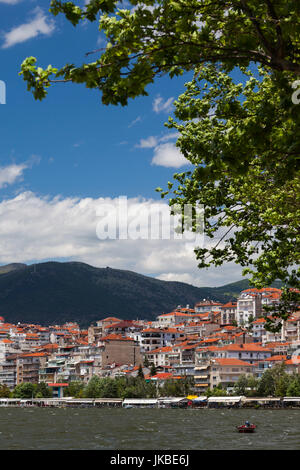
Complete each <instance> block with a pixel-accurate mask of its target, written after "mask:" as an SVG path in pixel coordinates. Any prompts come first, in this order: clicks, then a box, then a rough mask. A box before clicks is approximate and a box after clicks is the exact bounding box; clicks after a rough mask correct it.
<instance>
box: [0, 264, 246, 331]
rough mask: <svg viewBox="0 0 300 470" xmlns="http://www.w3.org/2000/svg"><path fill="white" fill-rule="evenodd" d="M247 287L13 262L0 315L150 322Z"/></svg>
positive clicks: (26, 319)
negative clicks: (201, 283)
mask: <svg viewBox="0 0 300 470" xmlns="http://www.w3.org/2000/svg"><path fill="white" fill-rule="evenodd" d="M8 267H9V268H8ZM1 268H2V269H1ZM248 287H249V283H248V281H247V280H245V279H244V280H241V281H237V282H235V283H230V284H227V285H225V286H220V287H196V286H193V285H191V284H186V283H183V282H178V281H162V280H159V279H155V278H152V277H149V276H145V275H143V274H138V273H135V272H133V271H128V270H121V269H114V268H110V267H106V268H96V267H94V266H90V265H88V264H86V263H81V262H77V261H68V262H58V261H48V262H44V263H37V264H33V265H24V264H21V263H11V264H10V265H6V266H0V315H1V316H3V317H4V318H5V320H6V321H8V322H11V323H16V322H21V323H37V324H41V325H50V324H62V323H64V322H66V321H75V322H78V323H79V324H80V326H81V327H86V326H88V325H90V324H91V323H93V322H95V321H97V320H100V319H101V318H104V317H106V316H116V317H118V318H121V319H132V320H133V319H137V318H139V319H148V320H154V319H155V318H156V316H157V315H159V314H161V313H168V312H170V311H172V310H173V309H174V308H176V307H177V306H178V305H184V306H185V305H187V304H189V305H190V306H191V307H193V306H194V304H195V303H196V302H199V301H200V300H202V299H203V298H206V299H207V298H209V299H211V300H215V301H220V302H227V301H229V300H233V299H234V298H235V297H236V296H237V295H238V294H239V293H240V291H241V290H244V289H247V288H248Z"/></svg>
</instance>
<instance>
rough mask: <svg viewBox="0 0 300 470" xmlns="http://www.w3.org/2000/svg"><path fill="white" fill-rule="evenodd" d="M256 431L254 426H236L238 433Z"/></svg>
mask: <svg viewBox="0 0 300 470" xmlns="http://www.w3.org/2000/svg"><path fill="white" fill-rule="evenodd" d="M255 429H256V426H255V424H248V425H247V424H242V425H241V426H237V430H238V431H239V432H254V431H255Z"/></svg>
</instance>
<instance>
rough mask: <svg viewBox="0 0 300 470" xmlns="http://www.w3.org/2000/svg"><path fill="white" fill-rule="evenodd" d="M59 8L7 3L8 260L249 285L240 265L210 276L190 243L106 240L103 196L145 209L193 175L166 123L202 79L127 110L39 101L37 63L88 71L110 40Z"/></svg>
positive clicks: (163, 84) (3, 178) (3, 156)
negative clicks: (30, 66) (100, 229)
mask: <svg viewBox="0 0 300 470" xmlns="http://www.w3.org/2000/svg"><path fill="white" fill-rule="evenodd" d="M49 3H50V2H48V0H44V1H43V2H37V1H35V0H19V1H18V0H0V48H1V50H0V53H1V56H2V61H1V62H2V64H4V65H5V66H4V67H2V68H1V74H0V80H2V81H4V82H5V84H6V104H5V105H0V121H1V130H0V136H1V139H0V191H1V202H0V215H1V217H0V218H1V222H0V263H1V264H6V263H9V262H15V261H20V262H26V263H31V262H35V261H44V260H48V259H55V260H63V261H65V260H75V259H76V260H80V261H84V262H88V263H90V264H92V265H95V266H103V265H109V266H111V267H115V268H121V269H132V270H135V271H137V272H142V273H144V274H147V275H152V276H156V277H159V278H161V279H166V280H168V279H170V280H182V281H186V282H189V283H191V284H196V285H221V284H224V283H226V282H230V281H234V280H238V279H240V277H241V274H240V269H239V268H238V267H236V266H232V265H230V266H227V267H225V268H219V269H218V270H209V271H205V272H203V271H201V272H200V271H199V270H198V269H197V263H196V261H195V259H194V255H193V253H192V251H191V249H190V248H191V247H189V249H188V250H187V247H186V244H185V243H183V242H180V243H179V244H176V245H174V244H173V243H171V242H170V243H169V241H163V240H159V241H157V242H153V241H147V240H140V241H139V242H137V241H135V242H133V241H132V240H126V241H124V243H123V244H122V243H120V241H117V240H116V241H111V240H110V241H107V242H103V241H101V242H100V241H99V240H98V239H97V237H96V233H95V227H96V225H97V218H96V217H95V210H96V207H97V204H100V203H101V201H103V198H106V201H110V202H111V203H112V204H114V203H115V202H116V200H117V198H118V197H119V196H121V195H122V196H127V197H128V199H129V202H130V204H133V205H134V207H138V205H139V204H140V210H143V207H144V206H143V204H147V203H148V202H149V201H153V200H154V201H155V200H156V201H160V196H159V195H158V193H156V192H155V188H156V187H158V186H161V187H163V188H165V187H166V185H167V182H168V181H169V180H171V179H172V175H173V174H174V172H175V171H177V170H178V169H180V170H181V171H183V170H184V169H188V166H187V165H186V164H185V162H184V159H183V157H182V156H181V155H180V154H179V151H178V149H176V147H175V145H174V144H175V141H176V139H175V138H174V132H173V133H172V131H170V130H168V129H167V128H166V127H165V126H164V123H165V122H166V121H167V118H168V116H169V115H171V114H172V102H173V100H174V99H175V98H176V97H177V96H178V95H179V94H180V93H182V91H183V89H184V83H185V82H186V81H188V79H189V78H190V77H189V76H187V75H186V76H184V77H181V78H176V79H173V80H170V79H168V78H167V77H164V78H160V79H159V80H157V81H156V82H155V84H153V85H151V86H149V88H148V92H149V96H148V97H140V98H136V99H135V100H131V101H130V102H129V105H128V106H127V107H121V106H109V107H108V106H104V105H102V103H101V96H100V93H99V92H96V91H94V90H92V91H91V90H87V89H86V88H85V87H84V86H82V85H73V84H59V85H56V86H54V87H52V88H51V89H50V90H49V95H48V97H47V99H45V100H44V101H42V102H39V101H38V102H37V101H35V100H34V99H33V96H32V95H31V94H30V93H29V92H27V90H26V84H25V82H24V81H23V80H22V77H20V76H19V75H18V73H19V71H20V64H21V63H22V61H23V60H24V59H25V58H26V57H28V56H35V57H37V59H38V63H39V65H41V66H47V65H48V64H52V65H56V66H62V65H64V64H65V63H66V62H74V63H76V64H81V63H82V62H83V61H86V57H85V53H86V52H89V51H91V50H94V49H96V48H97V47H99V44H101V45H102V41H101V39H100V36H99V32H98V30H97V24H96V22H95V23H92V24H84V25H81V26H78V27H77V28H74V27H73V26H72V25H71V24H69V23H68V22H66V21H65V19H64V18H63V16H62V15H60V16H57V17H55V18H54V17H52V16H51V15H50V14H49V13H48V6H49ZM90 57H91V56H90ZM83 206H84V207H85V208H86V209H83V208H82V207H83ZM132 207H133V206H132ZM87 214H88V215H87ZM93 214H94V215H93Z"/></svg>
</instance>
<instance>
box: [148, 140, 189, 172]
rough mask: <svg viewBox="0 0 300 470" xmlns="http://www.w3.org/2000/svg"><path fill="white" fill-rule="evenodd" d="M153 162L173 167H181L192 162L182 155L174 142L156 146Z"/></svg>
mask: <svg viewBox="0 0 300 470" xmlns="http://www.w3.org/2000/svg"><path fill="white" fill-rule="evenodd" d="M152 164H153V165H159V166H165V167H171V168H180V167H181V166H184V165H190V162H189V161H188V160H187V159H186V158H185V157H184V156H183V155H182V153H181V152H180V150H179V149H178V148H177V147H176V146H175V145H174V144H172V143H170V142H167V143H165V144H160V145H157V146H156V147H155V149H154V156H153V158H152Z"/></svg>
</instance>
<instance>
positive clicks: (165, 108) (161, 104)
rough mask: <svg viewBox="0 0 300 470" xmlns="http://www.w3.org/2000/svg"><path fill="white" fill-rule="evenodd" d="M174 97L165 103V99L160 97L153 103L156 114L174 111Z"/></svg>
mask: <svg viewBox="0 0 300 470" xmlns="http://www.w3.org/2000/svg"><path fill="white" fill-rule="evenodd" d="M173 100H174V98H173V96H171V98H168V99H167V100H165V101H164V99H163V98H162V97H161V96H160V95H158V96H157V97H156V98H155V99H154V101H153V105H152V108H153V111H154V112H155V113H162V112H164V113H169V112H171V111H172V108H173V105H172V103H173Z"/></svg>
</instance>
